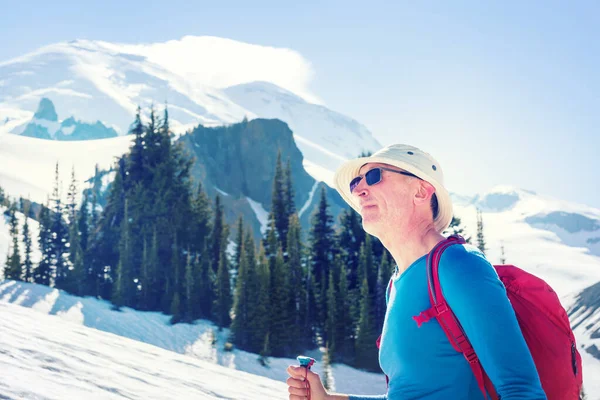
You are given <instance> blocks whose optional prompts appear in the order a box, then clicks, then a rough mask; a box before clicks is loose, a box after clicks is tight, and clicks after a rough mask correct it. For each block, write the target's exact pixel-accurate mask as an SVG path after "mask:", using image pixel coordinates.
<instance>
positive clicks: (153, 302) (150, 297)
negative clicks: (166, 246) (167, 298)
mask: <svg viewBox="0 0 600 400" xmlns="http://www.w3.org/2000/svg"><path fill="white" fill-rule="evenodd" d="M158 249H159V245H158V233H157V232H156V228H154V230H153V231H152V240H151V242H150V252H149V253H148V259H147V262H145V263H144V267H145V270H146V271H147V277H146V278H145V280H146V286H147V287H148V290H147V292H146V297H145V300H143V303H144V305H145V308H146V309H147V310H158V308H159V305H160V294H161V291H162V288H161V287H160V286H159V282H158V276H159V264H160V258H159V256H158ZM142 285H143V283H142Z"/></svg>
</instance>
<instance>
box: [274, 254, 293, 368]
mask: <svg viewBox="0 0 600 400" xmlns="http://www.w3.org/2000/svg"><path fill="white" fill-rule="evenodd" d="M288 284H289V272H288V270H287V265H286V263H285V260H284V258H283V250H282V249H281V247H280V248H279V249H278V250H277V255H276V256H275V260H274V263H273V267H272V269H271V290H270V293H271V307H270V310H269V313H270V315H271V322H270V327H269V328H270V329H269V330H270V332H269V333H270V341H271V342H270V343H271V352H272V355H273V356H276V357H279V356H284V355H285V354H287V353H288V352H289V350H290V346H291V342H290V339H291V338H292V337H293V332H291V331H290V328H291V320H292V318H293V316H291V315H289V312H288V307H287V301H288V300H289V298H288V296H289V293H290V290H289V287H288Z"/></svg>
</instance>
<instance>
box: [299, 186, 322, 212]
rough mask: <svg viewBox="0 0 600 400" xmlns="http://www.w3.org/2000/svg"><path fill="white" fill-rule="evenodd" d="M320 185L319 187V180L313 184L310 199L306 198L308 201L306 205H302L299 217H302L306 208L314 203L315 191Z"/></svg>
mask: <svg viewBox="0 0 600 400" xmlns="http://www.w3.org/2000/svg"><path fill="white" fill-rule="evenodd" d="M318 187H319V181H316V182H315V184H314V185H313V187H312V189H310V194H309V195H308V200H306V203H304V205H303V206H302V208H301V209H300V211H298V218H301V217H302V214H304V212H305V211H306V210H308V207H310V205H311V204H312V201H313V197H315V192H316V191H317V188H318Z"/></svg>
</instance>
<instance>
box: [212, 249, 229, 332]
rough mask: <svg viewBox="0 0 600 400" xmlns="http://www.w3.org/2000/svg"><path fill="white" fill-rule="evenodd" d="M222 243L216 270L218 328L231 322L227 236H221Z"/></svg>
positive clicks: (225, 326)
mask: <svg viewBox="0 0 600 400" xmlns="http://www.w3.org/2000/svg"><path fill="white" fill-rule="evenodd" d="M223 239H224V240H223V241H224V243H223V244H222V245H221V254H220V256H219V267H218V271H217V285H216V288H217V293H216V304H215V310H216V313H217V315H216V318H217V321H216V322H217V326H218V327H219V330H221V329H222V328H227V327H228V326H229V324H230V323H231V318H230V316H229V310H230V309H231V303H232V301H231V287H230V280H229V262H228V261H227V254H226V253H225V250H226V243H227V242H226V241H227V238H226V237H224V238H223Z"/></svg>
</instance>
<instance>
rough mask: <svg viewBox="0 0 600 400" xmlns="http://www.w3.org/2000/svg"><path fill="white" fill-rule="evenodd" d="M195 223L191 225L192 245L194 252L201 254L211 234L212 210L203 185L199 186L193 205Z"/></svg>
mask: <svg viewBox="0 0 600 400" xmlns="http://www.w3.org/2000/svg"><path fill="white" fill-rule="evenodd" d="M192 213H193V219H192V220H193V221H194V223H193V224H191V225H192V227H191V229H192V231H191V234H190V236H191V238H192V242H191V243H190V246H191V249H192V251H193V252H195V253H197V254H199V253H201V252H202V250H203V248H204V242H205V241H206V240H207V239H208V237H209V235H210V232H211V222H210V221H211V217H212V215H211V210H210V201H209V199H208V197H207V196H206V193H205V192H204V190H203V188H202V184H198V189H197V191H196V197H195V198H194V201H193V203H192Z"/></svg>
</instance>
